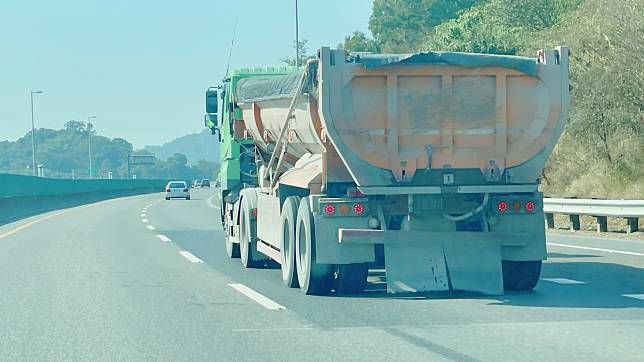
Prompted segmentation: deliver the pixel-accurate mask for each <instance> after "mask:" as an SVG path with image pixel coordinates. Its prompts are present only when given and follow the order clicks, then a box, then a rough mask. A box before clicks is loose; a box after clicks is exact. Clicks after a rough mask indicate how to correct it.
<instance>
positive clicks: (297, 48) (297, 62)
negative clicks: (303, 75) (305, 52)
mask: <svg viewBox="0 0 644 362" xmlns="http://www.w3.org/2000/svg"><path fill="white" fill-rule="evenodd" d="M298 17H299V16H298V9H297V0H295V66H297V67H299V66H300V34H299V32H300V29H299V19H298Z"/></svg>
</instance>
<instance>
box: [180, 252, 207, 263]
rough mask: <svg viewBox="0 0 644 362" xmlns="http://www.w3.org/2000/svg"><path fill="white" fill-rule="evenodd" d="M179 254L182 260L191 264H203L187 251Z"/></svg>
mask: <svg viewBox="0 0 644 362" xmlns="http://www.w3.org/2000/svg"><path fill="white" fill-rule="evenodd" d="M179 254H181V255H183V257H184V258H186V259H188V260H190V261H191V262H193V263H203V261H202V260H201V259H199V258H197V257H196V256H194V255H192V253H191V252H189V251H180V252H179Z"/></svg>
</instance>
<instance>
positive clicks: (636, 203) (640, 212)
mask: <svg viewBox="0 0 644 362" xmlns="http://www.w3.org/2000/svg"><path fill="white" fill-rule="evenodd" d="M543 211H544V213H545V214H546V222H547V223H548V228H549V229H552V228H554V227H555V220H554V214H566V215H568V216H569V217H570V222H571V223H572V230H579V229H580V221H579V215H590V216H594V217H595V218H596V219H597V232H605V231H608V217H618V218H625V219H626V220H627V222H628V227H627V229H626V230H627V232H629V233H631V232H636V231H637V230H638V229H639V218H640V217H644V200H596V199H563V198H545V199H543Z"/></svg>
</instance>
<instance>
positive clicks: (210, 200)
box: [206, 194, 221, 210]
mask: <svg viewBox="0 0 644 362" xmlns="http://www.w3.org/2000/svg"><path fill="white" fill-rule="evenodd" d="M215 197H217V194H215V195H212V196H210V197H209V198H207V199H206V204H207V205H208V206H210V207H212V208H213V209H217V210H220V209H221V208H220V207H219V206H217V205H215V204H213V203H212V199H214V198H215Z"/></svg>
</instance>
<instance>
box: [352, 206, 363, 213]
mask: <svg viewBox="0 0 644 362" xmlns="http://www.w3.org/2000/svg"><path fill="white" fill-rule="evenodd" d="M353 212H355V213H356V214H357V215H362V213H363V212H364V205H363V204H360V203H358V204H355V205H353Z"/></svg>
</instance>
